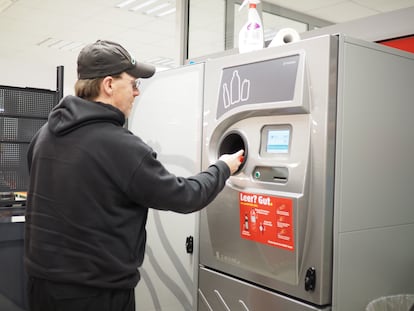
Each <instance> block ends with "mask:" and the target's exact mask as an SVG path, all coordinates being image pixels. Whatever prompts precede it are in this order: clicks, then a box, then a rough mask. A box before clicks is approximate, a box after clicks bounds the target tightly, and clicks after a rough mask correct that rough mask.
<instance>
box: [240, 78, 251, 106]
mask: <svg viewBox="0 0 414 311" xmlns="http://www.w3.org/2000/svg"><path fill="white" fill-rule="evenodd" d="M249 96H250V80H247V79H244V80H243V83H242V87H241V94H240V97H241V100H242V101H246V100H248V99H249Z"/></svg>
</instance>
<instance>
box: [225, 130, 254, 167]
mask: <svg viewBox="0 0 414 311" xmlns="http://www.w3.org/2000/svg"><path fill="white" fill-rule="evenodd" d="M240 149H243V150H244V154H243V157H244V160H243V162H242V164H241V165H240V167H239V169H238V170H237V171H236V172H235V174H237V173H239V172H240V171H241V170H242V169H243V167H244V164H245V163H246V160H247V144H246V143H245V140H244V138H243V137H242V136H241V135H240V134H239V133H237V132H230V133H228V134H227V135H226V136H225V137H224V138H223V139H222V140H221V142H220V146H219V148H218V157H220V156H221V155H223V154H231V153H235V152H237V151H239V150H240Z"/></svg>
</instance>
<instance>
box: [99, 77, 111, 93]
mask: <svg viewBox="0 0 414 311" xmlns="http://www.w3.org/2000/svg"><path fill="white" fill-rule="evenodd" d="M113 82H114V78H112V77H109V76H108V77H105V78H104V79H103V80H102V82H101V92H102V93H103V94H105V96H108V97H111V96H112V91H113V89H112V87H113Z"/></svg>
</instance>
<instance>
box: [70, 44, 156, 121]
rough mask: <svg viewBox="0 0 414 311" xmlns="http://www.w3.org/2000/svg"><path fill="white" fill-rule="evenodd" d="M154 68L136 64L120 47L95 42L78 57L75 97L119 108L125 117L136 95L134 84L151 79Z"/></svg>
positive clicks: (136, 89)
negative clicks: (140, 80) (143, 79)
mask: <svg viewBox="0 0 414 311" xmlns="http://www.w3.org/2000/svg"><path fill="white" fill-rule="evenodd" d="M154 73H155V67H153V66H151V65H149V64H143V63H139V62H137V61H136V60H135V59H134V58H133V57H132V56H131V55H130V54H129V53H128V52H127V50H125V49H124V48H123V47H122V46H121V45H119V44H118V43H115V42H111V41H103V40H98V41H96V42H95V43H92V44H89V45H87V46H85V47H84V48H83V49H82V50H81V51H80V53H79V56H78V81H77V82H76V85H75V94H76V95H77V96H79V97H81V98H84V99H87V100H92V101H101V102H104V103H107V104H111V105H113V106H115V107H117V108H119V109H120V110H121V111H122V112H123V113H124V114H125V115H126V116H128V114H129V113H130V110H131V108H132V103H133V101H134V98H135V97H136V96H138V95H139V90H138V88H137V87H136V83H135V81H138V79H140V78H150V77H152V76H153V75H154Z"/></svg>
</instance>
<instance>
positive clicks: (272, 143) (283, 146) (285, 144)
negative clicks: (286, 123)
mask: <svg viewBox="0 0 414 311" xmlns="http://www.w3.org/2000/svg"><path fill="white" fill-rule="evenodd" d="M289 136H290V130H289V129H278V130H269V132H268V134H267V143H266V152H267V153H288V152H289Z"/></svg>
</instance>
